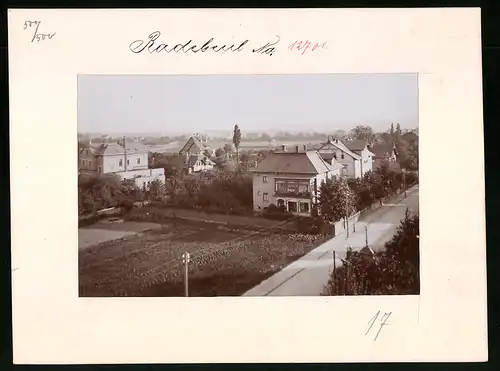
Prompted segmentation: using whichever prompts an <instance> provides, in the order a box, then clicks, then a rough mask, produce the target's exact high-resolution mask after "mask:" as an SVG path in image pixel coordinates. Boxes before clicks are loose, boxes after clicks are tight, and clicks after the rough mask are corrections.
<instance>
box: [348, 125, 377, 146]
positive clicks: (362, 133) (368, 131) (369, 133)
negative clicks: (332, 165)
mask: <svg viewBox="0 0 500 371" xmlns="http://www.w3.org/2000/svg"><path fill="white" fill-rule="evenodd" d="M350 135H351V136H352V137H353V138H354V139H359V140H366V141H370V142H371V141H372V140H373V138H374V137H375V134H374V132H373V129H372V128H371V127H370V126H362V125H358V126H356V127H355V128H354V129H352V130H351V131H350Z"/></svg>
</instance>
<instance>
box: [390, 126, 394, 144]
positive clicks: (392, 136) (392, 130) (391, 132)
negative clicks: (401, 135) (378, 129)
mask: <svg viewBox="0 0 500 371" xmlns="http://www.w3.org/2000/svg"><path fill="white" fill-rule="evenodd" d="M389 134H391V138H392V140H394V123H393V122H391V128H390V129H389Z"/></svg>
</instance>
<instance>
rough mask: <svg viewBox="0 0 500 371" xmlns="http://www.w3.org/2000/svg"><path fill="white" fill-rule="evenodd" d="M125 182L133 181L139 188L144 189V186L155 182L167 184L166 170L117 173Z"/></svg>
mask: <svg viewBox="0 0 500 371" xmlns="http://www.w3.org/2000/svg"><path fill="white" fill-rule="evenodd" d="M116 174H117V175H118V176H119V177H120V178H122V179H123V180H125V179H133V180H134V182H135V184H136V185H137V186H138V187H139V188H143V187H144V185H146V186H147V185H148V183H151V182H152V181H154V180H159V181H161V182H162V183H165V169H142V170H131V171H122V172H118V173H116Z"/></svg>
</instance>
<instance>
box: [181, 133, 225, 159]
mask: <svg viewBox="0 0 500 371" xmlns="http://www.w3.org/2000/svg"><path fill="white" fill-rule="evenodd" d="M215 150H216V148H212V146H210V144H209V143H208V137H207V136H206V135H204V136H202V135H198V134H196V135H193V136H192V137H190V138H189V139H188V140H187V142H186V144H184V146H183V147H182V148H181V150H180V151H179V154H181V155H188V156H196V155H203V154H205V153H207V152H208V154H209V155H210V156H213V155H215Z"/></svg>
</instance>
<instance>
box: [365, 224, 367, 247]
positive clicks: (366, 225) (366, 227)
mask: <svg viewBox="0 0 500 371" xmlns="http://www.w3.org/2000/svg"><path fill="white" fill-rule="evenodd" d="M365 246H366V247H368V226H367V225H365Z"/></svg>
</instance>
